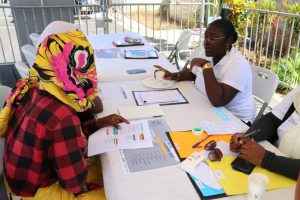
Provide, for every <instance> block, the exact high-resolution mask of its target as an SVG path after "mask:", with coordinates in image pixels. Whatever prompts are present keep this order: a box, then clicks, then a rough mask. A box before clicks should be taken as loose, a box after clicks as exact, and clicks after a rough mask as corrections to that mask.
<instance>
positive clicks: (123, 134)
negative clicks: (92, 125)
mask: <svg viewBox="0 0 300 200" xmlns="http://www.w3.org/2000/svg"><path fill="white" fill-rule="evenodd" d="M120 126H121V129H117V128H115V127H112V126H110V127H105V128H102V129H100V130H98V131H96V132H95V133H93V134H92V135H90V137H89V139H88V156H93V155H96V154H101V153H104V152H108V151H114V150H119V149H137V148H148V147H153V142H152V137H151V133H150V129H149V124H148V122H147V120H137V121H131V122H130V124H126V123H121V124H120Z"/></svg>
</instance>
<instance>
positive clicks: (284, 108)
mask: <svg viewBox="0 0 300 200" xmlns="http://www.w3.org/2000/svg"><path fill="white" fill-rule="evenodd" d="M258 129H260V130H261V131H260V132H259V133H257V134H256V135H255V136H254V137H253V140H250V139H245V140H241V141H238V140H237V138H238V137H240V136H242V135H244V133H236V134H234V135H233V136H232V137H231V143H230V149H231V150H232V151H236V152H239V157H241V158H243V159H245V160H247V161H248V162H250V163H252V164H254V165H260V166H261V167H263V168H266V169H268V170H270V171H273V172H276V173H279V174H282V175H284V176H287V177H290V178H293V179H295V180H296V179H297V177H298V175H299V170H300V86H299V87H298V88H296V89H294V90H293V91H292V92H290V93H289V94H288V95H286V96H285V97H284V99H283V100H282V101H281V102H280V103H279V104H278V105H277V106H276V107H275V108H274V109H273V110H272V112H270V113H268V114H266V115H264V116H263V117H262V118H260V119H259V120H258V121H256V122H255V123H254V124H253V125H252V126H251V127H250V129H249V130H248V131H247V132H250V131H253V130H258ZM263 140H268V141H269V142H270V143H272V144H273V145H275V146H278V149H279V150H280V151H281V152H282V153H284V154H285V155H286V156H278V155H276V154H274V153H272V152H270V151H268V150H265V149H264V147H262V146H261V145H259V144H257V143H256V142H259V141H263Z"/></svg>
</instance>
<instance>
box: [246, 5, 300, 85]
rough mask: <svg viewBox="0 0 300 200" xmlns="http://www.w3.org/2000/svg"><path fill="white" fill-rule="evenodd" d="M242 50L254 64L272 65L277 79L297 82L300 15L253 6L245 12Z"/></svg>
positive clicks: (286, 83)
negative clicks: (254, 7)
mask: <svg viewBox="0 0 300 200" xmlns="http://www.w3.org/2000/svg"><path fill="white" fill-rule="evenodd" d="M244 37H245V38H244V45H243V53H244V55H245V56H246V57H247V59H248V60H249V61H250V63H251V64H252V65H253V66H261V67H266V68H269V69H272V71H274V72H275V73H277V74H278V76H279V79H280V83H281V84H282V85H284V86H286V87H288V88H294V87H296V86H298V85H299V83H300V50H299V44H300V15H299V14H291V13H282V12H276V11H267V10H259V9H253V10H249V11H248V12H247V20H246V29H245V35H244Z"/></svg>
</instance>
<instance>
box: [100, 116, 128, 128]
mask: <svg viewBox="0 0 300 200" xmlns="http://www.w3.org/2000/svg"><path fill="white" fill-rule="evenodd" d="M122 122H125V123H127V124H129V121H128V120H127V119H125V118H123V117H121V116H120V115H117V114H112V115H108V116H106V117H103V118H99V119H97V127H98V128H99V129H100V128H102V127H104V126H114V127H116V128H118V129H119V128H121V126H120V125H119V123H122Z"/></svg>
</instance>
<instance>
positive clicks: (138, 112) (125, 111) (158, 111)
mask: <svg viewBox="0 0 300 200" xmlns="http://www.w3.org/2000/svg"><path fill="white" fill-rule="evenodd" d="M119 114H120V115H121V116H122V117H125V118H126V119H128V120H136V119H146V118H152V117H158V116H164V115H165V112H164V111H163V109H162V108H161V107H160V105H158V104H153V105H146V106H122V107H119Z"/></svg>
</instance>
